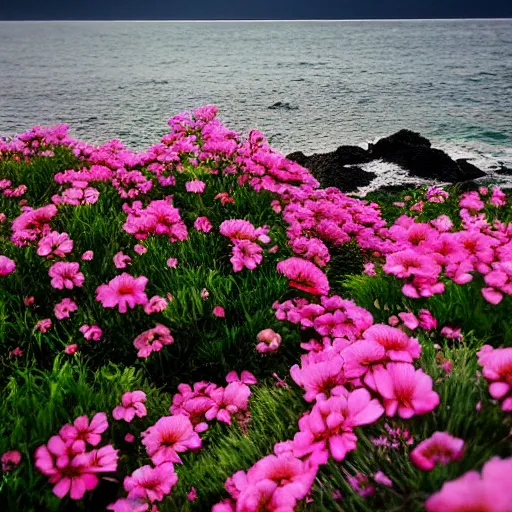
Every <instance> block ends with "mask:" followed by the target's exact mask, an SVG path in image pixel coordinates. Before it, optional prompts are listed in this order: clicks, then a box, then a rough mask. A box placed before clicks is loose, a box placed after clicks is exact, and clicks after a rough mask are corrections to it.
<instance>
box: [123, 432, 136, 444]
mask: <svg viewBox="0 0 512 512" xmlns="http://www.w3.org/2000/svg"><path fill="white" fill-rule="evenodd" d="M124 440H125V441H126V442H127V443H134V442H135V436H134V435H133V434H130V433H128V434H126V435H125V436H124Z"/></svg>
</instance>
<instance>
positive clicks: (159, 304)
mask: <svg viewBox="0 0 512 512" xmlns="http://www.w3.org/2000/svg"><path fill="white" fill-rule="evenodd" d="M166 307H167V301H166V300H165V299H164V298H163V297H160V296H159V295H154V296H153V297H151V299H149V300H148V302H147V303H146V304H145V305H144V312H145V313H146V314H147V315H151V314H153V313H160V312H161V311H163V310H164V309H165V308H166Z"/></svg>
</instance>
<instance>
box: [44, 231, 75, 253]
mask: <svg viewBox="0 0 512 512" xmlns="http://www.w3.org/2000/svg"><path fill="white" fill-rule="evenodd" d="M72 250H73V240H71V239H70V238H69V235H68V234H67V233H58V232H57V231H52V232H51V233H49V234H48V235H46V236H44V237H43V238H41V239H40V240H39V242H38V244H37V254H38V255H39V256H46V257H48V258H51V257H52V256H58V257H59V258H64V257H65V256H66V254H68V253H70V252H71V251H72Z"/></svg>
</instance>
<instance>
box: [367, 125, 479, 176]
mask: <svg viewBox="0 0 512 512" xmlns="http://www.w3.org/2000/svg"><path fill="white" fill-rule="evenodd" d="M369 153H370V154H371V156H372V157H373V158H374V159H377V158H381V159H382V160H385V161H387V162H392V163H394V164H397V165H399V166H400V167H403V168H404V169H407V170H408V171H409V173H410V174H411V175H413V176H419V177H421V178H426V179H438V180H441V181H448V182H451V183H457V182H460V181H466V180H470V179H475V178H480V177H482V176H485V173H484V172H483V171H481V170H480V169H478V168H477V167H475V166H474V165H472V164H469V163H467V162H463V163H462V164H459V163H458V162H456V161H454V160H452V159H451V158H450V157H449V156H448V155H447V154H446V153H445V152H444V151H441V150H440V149H435V148H432V147H430V142H429V141H428V140H427V139H425V137H422V136H421V135H420V134H419V133H415V132H411V131H409V130H400V131H399V132H397V133H395V134H393V135H391V136H389V137H384V138H383V139H380V140H379V141H377V142H376V143H375V144H372V145H371V146H370V148H369Z"/></svg>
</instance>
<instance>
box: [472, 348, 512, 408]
mask: <svg viewBox="0 0 512 512" xmlns="http://www.w3.org/2000/svg"><path fill="white" fill-rule="evenodd" d="M477 357H478V364H479V365H481V366H482V367H483V369H482V374H483V376H484V377H485V378H486V380H487V381H488V382H489V393H490V394H491V396H492V397H493V398H494V399H496V400H502V404H501V408H502V409H503V410H504V411H509V412H510V411H512V393H511V391H512V348H511V347H507V348H497V349H493V348H492V347H491V346H490V345H484V346H483V347H482V348H481V349H480V351H479V352H478V353H477Z"/></svg>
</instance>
